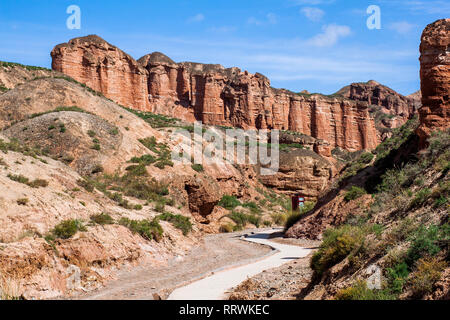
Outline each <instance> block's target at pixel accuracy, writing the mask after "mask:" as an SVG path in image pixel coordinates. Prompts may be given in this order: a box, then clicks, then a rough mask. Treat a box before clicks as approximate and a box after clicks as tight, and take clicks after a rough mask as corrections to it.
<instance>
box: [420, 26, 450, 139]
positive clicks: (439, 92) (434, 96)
mask: <svg viewBox="0 0 450 320" xmlns="http://www.w3.org/2000/svg"><path fill="white" fill-rule="evenodd" d="M449 48H450V19H442V20H438V21H436V22H434V23H432V24H430V25H428V26H427V27H426V29H425V30H424V32H423V34H422V42H421V44H420V53H421V56H420V78H421V87H422V104H423V107H422V108H421V109H420V110H419V114H420V127H419V129H418V130H417V133H418V135H419V137H420V144H421V146H422V147H425V146H426V139H427V138H428V137H429V136H430V133H431V132H432V131H434V130H442V129H446V128H449V127H450V100H449V96H450V49H449Z"/></svg>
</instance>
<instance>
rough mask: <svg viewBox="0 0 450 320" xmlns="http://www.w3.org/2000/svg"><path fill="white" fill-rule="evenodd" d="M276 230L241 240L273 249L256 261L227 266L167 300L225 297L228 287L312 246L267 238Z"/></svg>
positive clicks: (308, 252) (174, 293)
mask: <svg viewBox="0 0 450 320" xmlns="http://www.w3.org/2000/svg"><path fill="white" fill-rule="evenodd" d="M277 231H279V230H275V229H272V230H267V231H263V232H258V233H255V234H252V235H249V236H248V237H247V238H246V239H245V240H246V241H248V242H250V243H257V244H262V245H267V246H271V247H272V248H275V249H276V250H277V252H276V253H275V254H272V255H270V256H267V257H265V258H264V259H260V260H259V261H256V262H253V263H249V264H246V265H241V266H240V267H234V268H230V269H228V270H223V271H221V272H218V273H215V274H213V275H211V276H209V277H207V278H203V279H201V280H199V281H196V282H193V283H191V284H189V285H186V286H184V287H181V288H178V289H176V290H174V291H173V292H172V294H171V295H170V296H169V300H222V299H226V298H227V293H229V292H230V290H231V289H232V288H233V287H235V286H237V285H239V284H240V283H242V282H244V281H246V280H247V279H248V278H250V277H253V276H255V275H257V274H259V273H261V272H263V271H265V270H269V269H272V268H276V267H279V266H282V265H283V264H286V263H288V262H290V261H293V260H298V259H300V258H304V257H306V256H307V255H308V254H310V253H311V251H312V249H306V248H302V247H299V246H298V245H292V244H282V243H280V242H275V241H272V240H270V239H269V238H270V237H271V235H272V234H273V233H275V232H277Z"/></svg>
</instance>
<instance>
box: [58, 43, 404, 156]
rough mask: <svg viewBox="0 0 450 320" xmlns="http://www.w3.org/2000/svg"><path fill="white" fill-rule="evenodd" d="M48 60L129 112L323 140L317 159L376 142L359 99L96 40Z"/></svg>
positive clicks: (371, 123) (67, 47) (62, 47)
mask: <svg viewBox="0 0 450 320" xmlns="http://www.w3.org/2000/svg"><path fill="white" fill-rule="evenodd" d="M51 55H52V58H53V63H52V66H53V69H55V70H57V71H60V72H63V73H65V74H66V75H68V76H70V77H72V78H74V79H75V80H77V81H79V82H81V83H84V84H86V85H87V86H89V87H91V88H92V89H94V90H96V91H99V92H101V93H102V94H104V95H105V96H106V97H107V98H110V99H112V100H114V101H116V102H118V103H120V104H122V105H124V106H126V107H129V108H133V109H137V110H146V111H151V112H155V113H159V114H164V115H168V116H172V117H176V118H181V119H183V120H186V121H191V122H193V121H196V120H198V121H202V122H203V123H205V124H209V125H223V126H234V127H241V128H244V129H252V128H257V129H280V130H289V131H296V132H300V133H304V134H306V135H310V136H312V137H315V138H317V139H321V140H324V141H326V142H327V144H328V147H327V148H318V150H319V151H318V152H319V153H321V152H322V151H321V150H323V153H324V154H323V155H324V156H329V154H330V150H332V149H333V148H335V147H341V148H342V149H345V150H348V151H357V150H362V149H367V150H371V149H374V148H375V147H376V146H377V144H378V143H379V135H378V134H377V130H376V128H375V123H374V120H373V117H372V116H371V113H370V108H369V103H368V102H367V101H364V99H361V100H362V101H353V100H350V99H347V98H345V97H343V96H339V95H335V96H323V95H319V94H315V95H310V94H304V93H303V94H297V93H293V92H291V91H288V90H283V89H274V88H272V87H271V86H270V80H269V79H268V78H266V77H265V76H263V75H262V74H259V73H256V74H251V73H249V72H247V71H241V70H240V69H238V68H228V69H226V68H224V67H223V66H221V65H209V64H200V63H191V62H183V63H175V62H174V61H172V60H171V59H170V58H168V57H167V56H165V55H164V54H162V53H159V52H155V53H152V54H149V55H146V56H144V57H142V58H141V59H139V60H138V61H136V60H134V59H133V58H132V57H131V56H129V55H128V54H126V53H124V52H123V51H121V50H120V49H118V48H117V47H115V46H113V45H111V44H109V43H107V42H106V41H104V40H103V39H101V38H99V37H98V36H88V37H84V38H76V39H73V40H71V41H69V42H68V43H65V44H61V45H58V46H56V47H55V48H54V49H53V51H52V53H51ZM388 107H394V108H397V106H396V105H393V106H390V105H389V106H388ZM399 108H400V107H399ZM402 108H403V106H402V107H401V108H400V109H402ZM402 110H403V109H402Z"/></svg>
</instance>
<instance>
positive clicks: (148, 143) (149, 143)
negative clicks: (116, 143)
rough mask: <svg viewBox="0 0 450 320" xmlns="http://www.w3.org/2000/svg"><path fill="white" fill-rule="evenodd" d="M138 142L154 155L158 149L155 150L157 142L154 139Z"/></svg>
mask: <svg viewBox="0 0 450 320" xmlns="http://www.w3.org/2000/svg"><path fill="white" fill-rule="evenodd" d="M139 142H140V143H142V144H143V145H144V146H145V147H146V148H147V149H149V150H151V151H153V152H155V153H156V152H158V149H157V148H156V147H157V145H158V142H157V140H156V138H155V137H149V138H145V139H140V140H139Z"/></svg>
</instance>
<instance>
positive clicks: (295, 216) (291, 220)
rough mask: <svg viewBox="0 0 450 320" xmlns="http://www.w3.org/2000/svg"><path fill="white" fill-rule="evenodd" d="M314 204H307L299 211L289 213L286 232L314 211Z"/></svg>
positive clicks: (285, 224)
mask: <svg viewBox="0 0 450 320" xmlns="http://www.w3.org/2000/svg"><path fill="white" fill-rule="evenodd" d="M314 206H315V203H314V202H306V203H305V205H304V206H303V207H300V208H299V210H298V211H289V213H288V214H287V215H286V219H285V223H284V230H285V231H287V230H288V229H289V228H291V227H292V226H293V225H295V224H296V223H297V222H298V221H299V220H300V219H301V218H302V217H303V216H304V215H305V214H307V213H308V212H310V211H311V210H312V209H314Z"/></svg>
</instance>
